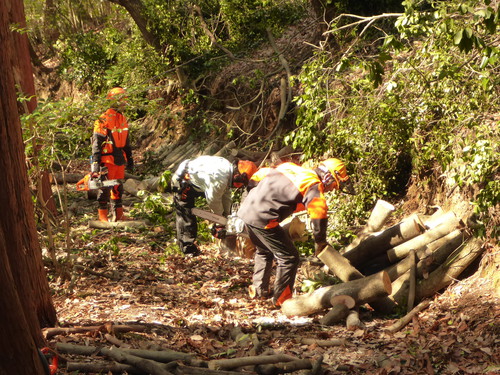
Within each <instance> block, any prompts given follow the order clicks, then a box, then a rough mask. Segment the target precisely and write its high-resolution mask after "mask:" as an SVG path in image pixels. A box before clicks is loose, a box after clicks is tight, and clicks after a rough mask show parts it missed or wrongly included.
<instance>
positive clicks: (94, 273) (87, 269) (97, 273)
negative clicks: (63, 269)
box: [73, 264, 118, 280]
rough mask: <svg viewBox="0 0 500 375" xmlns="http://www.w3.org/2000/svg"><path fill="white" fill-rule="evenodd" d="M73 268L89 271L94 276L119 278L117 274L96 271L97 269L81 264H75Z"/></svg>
mask: <svg viewBox="0 0 500 375" xmlns="http://www.w3.org/2000/svg"><path fill="white" fill-rule="evenodd" d="M73 269H74V270H75V271H82V272H84V273H87V274H89V275H94V276H99V277H105V278H107V279H111V280H116V279H118V278H117V277H116V275H114V274H109V273H108V272H96V271H92V270H91V269H90V268H87V267H84V266H82V265H80V264H75V265H74V266H73Z"/></svg>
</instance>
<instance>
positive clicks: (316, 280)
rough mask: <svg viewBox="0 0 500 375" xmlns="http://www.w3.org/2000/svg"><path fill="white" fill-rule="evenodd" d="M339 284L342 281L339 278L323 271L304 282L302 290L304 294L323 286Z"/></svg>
mask: <svg viewBox="0 0 500 375" xmlns="http://www.w3.org/2000/svg"><path fill="white" fill-rule="evenodd" d="M339 283H340V280H339V279H338V278H337V277H335V276H332V275H330V274H328V273H325V272H323V271H319V272H317V273H316V274H315V275H314V277H312V278H311V279H305V280H304V281H303V282H302V285H301V287H300V289H301V290H302V292H303V293H309V292H312V291H314V290H316V289H318V288H321V287H323V286H327V285H335V284H339Z"/></svg>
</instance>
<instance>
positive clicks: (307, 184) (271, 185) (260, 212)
mask: <svg viewBox="0 0 500 375" xmlns="http://www.w3.org/2000/svg"><path fill="white" fill-rule="evenodd" d="M320 183H321V180H320V179H319V177H318V175H317V174H316V173H315V172H314V171H313V170H310V169H306V168H303V167H300V166H298V165H296V164H294V163H283V164H281V165H279V166H278V167H276V168H273V169H272V170H271V171H269V173H268V174H267V175H266V177H265V178H263V179H262V180H261V181H260V182H259V183H258V184H257V186H256V187H255V188H253V189H252V190H251V191H250V192H249V193H248V196H247V197H246V199H245V200H244V201H243V203H242V204H241V206H240V209H239V210H238V216H239V217H240V218H241V219H243V221H245V222H246V223H247V224H250V225H254V226H256V227H259V228H272V227H274V226H277V225H278V224H279V222H281V221H283V220H284V219H286V218H287V217H288V216H290V215H291V214H292V213H293V212H294V211H296V210H297V206H298V205H300V204H304V205H306V206H307V205H309V204H310V203H312V202H313V200H316V199H317V198H318V197H321V196H322V195H323V189H322V185H321V184H320ZM324 207H326V204H325V205H324V206H323V207H314V208H313V209H314V210H318V209H319V210H320V211H321V212H320V214H321V215H324V214H326V212H324Z"/></svg>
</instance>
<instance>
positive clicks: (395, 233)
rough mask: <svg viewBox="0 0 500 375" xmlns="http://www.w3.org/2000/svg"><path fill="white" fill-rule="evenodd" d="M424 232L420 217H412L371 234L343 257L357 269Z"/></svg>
mask: <svg viewBox="0 0 500 375" xmlns="http://www.w3.org/2000/svg"><path fill="white" fill-rule="evenodd" d="M424 230H425V228H424V226H423V224H422V223H421V221H420V219H419V217H418V215H412V216H410V217H408V218H407V219H405V220H402V221H401V222H399V223H398V224H396V225H393V226H392V227H389V228H387V229H385V230H383V231H381V232H378V233H373V234H371V235H370V236H368V237H367V238H365V239H364V240H363V241H361V242H360V243H359V244H358V246H356V247H354V248H352V249H351V250H349V251H346V252H345V253H344V254H343V255H344V257H346V258H347V259H348V260H349V261H350V262H351V264H352V265H353V266H355V267H356V266H357V265H360V264H362V263H365V262H366V261H368V260H370V259H371V258H373V257H376V256H378V255H380V254H383V253H384V252H386V251H387V250H388V249H390V248H392V247H394V246H397V245H399V244H402V243H405V242H406V241H408V240H410V239H412V238H414V237H417V236H419V235H421V234H422V233H423V232H424Z"/></svg>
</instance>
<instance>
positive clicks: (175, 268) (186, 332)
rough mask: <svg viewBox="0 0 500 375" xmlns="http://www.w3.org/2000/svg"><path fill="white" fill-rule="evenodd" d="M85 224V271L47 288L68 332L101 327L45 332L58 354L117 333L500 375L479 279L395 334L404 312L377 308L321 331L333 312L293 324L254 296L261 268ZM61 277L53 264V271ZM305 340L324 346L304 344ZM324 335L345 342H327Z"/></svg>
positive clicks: (206, 249) (493, 309)
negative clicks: (63, 347) (125, 328)
mask: <svg viewBox="0 0 500 375" xmlns="http://www.w3.org/2000/svg"><path fill="white" fill-rule="evenodd" d="M78 206H79V208H78V214H77V215H80V218H79V219H82V216H84V215H87V216H84V217H85V218H91V219H95V217H94V216H95V213H94V211H95V210H96V202H95V201H87V200H84V199H82V200H80V201H79V203H78ZM127 210H128V208H127ZM81 223H82V225H80V226H78V227H75V228H73V238H74V239H75V240H74V241H75V243H74V244H73V248H74V249H78V250H77V251H76V253H75V257H76V260H77V262H78V263H79V264H81V265H82V266H83V267H82V268H81V269H80V270H79V271H77V273H76V274H74V275H73V278H72V280H71V281H70V280H66V281H61V280H60V279H56V278H53V280H52V281H51V283H50V285H51V288H52V291H53V300H54V304H55V307H56V310H57V314H58V320H59V324H60V326H61V327H86V326H96V325H97V326H101V329H96V330H90V331H89V332H85V333H65V334H57V335H48V336H47V337H48V343H49V345H50V346H51V347H55V344H56V343H72V344H77V345H92V346H98V347H101V346H111V345H112V343H111V342H110V341H109V340H110V336H109V335H106V333H111V334H112V336H113V337H114V338H115V339H117V340H119V341H118V345H121V346H122V347H129V348H137V349H151V350H152V349H156V350H158V349H170V350H174V351H178V352H184V353H192V354H193V355H195V356H196V358H199V359H200V360H205V361H210V360H214V359H225V358H235V357H244V356H249V355H256V354H257V355H259V354H260V355H264V353H269V350H273V351H274V353H285V354H288V355H291V356H293V357H296V358H298V359H314V360H317V359H318V358H322V364H323V365H322V369H323V373H324V374H498V373H500V345H499V344H500V337H499V333H500V326H499V322H500V298H499V295H498V294H497V292H496V291H495V289H494V288H493V287H492V285H491V284H490V282H489V278H488V277H481V276H480V274H479V272H476V273H475V274H474V275H472V276H470V277H468V278H466V279H463V280H460V281H457V282H455V283H454V284H452V285H451V286H450V287H448V288H447V289H446V290H445V291H443V292H442V293H441V294H439V295H436V296H435V298H434V299H432V301H430V305H429V307H428V308H427V309H425V310H424V311H422V312H421V313H420V314H418V316H417V317H416V318H414V319H413V321H412V322H411V323H410V324H408V325H407V326H406V327H404V328H403V329H402V330H400V331H398V332H396V333H389V332H388V331H387V327H388V326H390V325H391V324H393V323H395V322H396V321H397V319H398V318H399V317H401V316H396V315H392V316H379V315H377V314H376V313H375V312H374V311H373V310H371V309H370V308H369V306H365V307H363V308H362V309H361V311H360V316H361V319H362V321H363V322H364V323H365V325H366V327H365V329H363V330H361V329H359V330H356V331H348V330H347V329H346V327H345V323H344V322H342V323H341V324H338V325H334V326H323V325H321V324H320V323H319V319H320V318H321V317H322V316H323V315H324V314H325V313H326V311H325V312H322V313H318V314H315V315H313V316H309V317H296V318H287V317H286V316H284V315H283V314H282V313H281V312H280V310H279V309H272V308H270V306H269V305H268V304H267V303H266V302H265V301H255V300H252V299H250V298H249V297H248V293H247V288H248V286H249V285H250V283H251V278H252V267H253V264H252V263H253V261H252V260H251V259H245V258H241V257H237V256H235V255H231V254H222V253H220V252H219V249H218V246H217V245H216V244H215V243H213V242H209V243H206V244H204V245H203V246H202V255H201V256H198V257H194V258H188V257H184V256H182V255H166V252H165V247H166V246H168V243H169V241H170V242H171V236H172V235H171V234H168V233H165V232H164V231H163V230H162V228H161V227H152V228H148V229H146V230H137V229H127V230H123V229H112V230H97V229H89V228H88V227H87V226H86V223H85V222H84V221H81ZM485 256H486V257H488V256H490V255H488V254H486V255H485ZM483 261H484V257H483ZM303 264H304V265H305V264H307V262H304V263H303ZM53 272H54V270H53V269H50V267H49V269H48V273H49V275H51V274H53ZM304 272H305V269H304V267H301V268H300V269H299V274H298V277H297V283H296V287H297V290H296V293H301V292H300V284H301V281H302V280H303V279H304ZM483 276H484V275H483ZM123 324H134V325H137V324H138V325H143V328H144V329H142V330H140V331H135V332H134V331H130V332H122V333H115V334H113V330H112V329H109V327H110V325H113V326H115V327H116V326H117V325H123ZM104 327H107V329H104ZM45 332H46V333H48V332H49V330H46V331H45ZM238 332H239V333H243V334H245V335H241V334H240V335H237V333H238ZM250 337H252V339H249V338H250ZM304 338H310V339H315V340H323V341H316V342H314V341H313V342H312V343H304V340H303V339H304ZM324 340H330V341H334V340H340V342H341V345H335V346H323V344H325V343H326V341H324ZM115 344H116V343H115ZM61 357H62V359H63V360H62V361H61V364H60V370H59V373H60V374H68V373H70V372H67V371H66V370H65V364H64V363H65V360H69V361H78V360H80V361H87V362H89V361H90V362H91V361H93V360H95V359H96V356H95V355H94V356H93V359H92V358H90V357H85V358H82V357H80V358H77V357H75V356H72V355H68V354H61ZM241 371H248V368H246V369H242V370H241ZM72 373H74V372H72ZM298 373H304V374H305V373H310V372H304V370H302V372H298Z"/></svg>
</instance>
